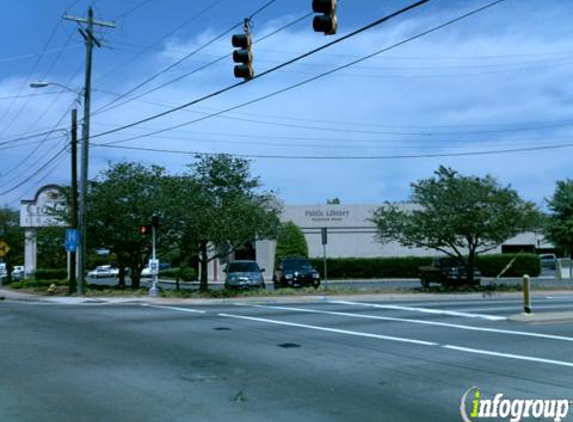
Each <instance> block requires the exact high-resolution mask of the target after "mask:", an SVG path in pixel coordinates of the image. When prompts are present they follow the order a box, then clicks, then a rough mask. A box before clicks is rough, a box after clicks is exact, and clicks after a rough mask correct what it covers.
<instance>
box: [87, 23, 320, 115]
mask: <svg viewBox="0 0 573 422" xmlns="http://www.w3.org/2000/svg"><path fill="white" fill-rule="evenodd" d="M311 15H313V13H312V12H311V13H305V14H304V15H302V16H300V17H298V18H297V19H295V20H294V21H292V22H289V23H287V24H286V25H283V26H282V27H280V28H277V29H276V30H274V31H272V32H270V33H268V34H266V35H264V36H263V37H261V38H258V39H256V40H254V41H253V44H256V43H259V42H262V41H264V40H266V39H268V38H270V37H272V36H274V35H276V34H278V33H279V32H282V31H284V30H285V29H288V28H290V27H292V26H294V25H296V24H297V23H299V22H301V21H302V20H304V19H306V18H308V17H309V16H311ZM251 16H253V15H251ZM189 54H191V53H189ZM230 55H231V54H225V55H223V56H220V57H218V58H216V59H214V60H212V61H210V62H207V63H205V64H203V65H201V66H199V67H198V68H195V69H193V70H191V71H189V72H186V73H184V74H182V75H179V76H177V77H176V78H174V79H171V80H169V81H167V82H164V83H162V84H161V85H158V86H156V87H154V88H152V89H149V90H147V91H145V92H142V93H140V94H137V95H135V96H128V95H129V94H123V97H125V98H126V100H125V101H123V102H120V103H118V104H115V105H114V102H117V100H118V99H117V98H116V99H115V100H114V101H112V102H110V103H108V104H106V105H105V106H102V107H100V108H99V109H98V110H96V111H94V112H93V113H92V114H91V115H92V116H95V115H97V114H101V113H105V112H107V111H110V110H113V109H115V108H118V107H121V106H123V105H125V104H127V103H130V102H132V101H135V100H137V99H139V98H141V97H144V96H146V95H148V94H151V93H153V92H155V91H158V90H160V89H162V88H165V87H166V86H168V85H172V84H174V83H176V82H179V81H181V80H183V79H185V78H187V77H189V76H191V75H194V74H196V73H198V72H200V71H202V70H205V69H206V68H208V67H210V66H213V65H214V64H217V63H219V62H221V61H223V60H227V59H228V58H229V56H230Z"/></svg>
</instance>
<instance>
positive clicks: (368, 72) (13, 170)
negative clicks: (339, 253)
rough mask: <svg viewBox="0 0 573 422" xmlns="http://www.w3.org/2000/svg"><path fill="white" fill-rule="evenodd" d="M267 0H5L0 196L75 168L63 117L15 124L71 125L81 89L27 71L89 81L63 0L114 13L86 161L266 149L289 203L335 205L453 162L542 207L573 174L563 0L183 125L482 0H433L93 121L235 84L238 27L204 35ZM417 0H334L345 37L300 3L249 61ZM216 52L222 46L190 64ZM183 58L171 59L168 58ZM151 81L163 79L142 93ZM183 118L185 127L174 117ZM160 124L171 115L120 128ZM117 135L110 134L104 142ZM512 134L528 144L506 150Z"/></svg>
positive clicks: (269, 180) (280, 18) (228, 80)
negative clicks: (240, 73)
mask: <svg viewBox="0 0 573 422" xmlns="http://www.w3.org/2000/svg"><path fill="white" fill-rule="evenodd" d="M267 3H268V0H244V1H236V0H195V1H192V2H190V1H183V0H147V1H146V0H115V1H112V0H96V1H91V2H88V1H86V0H77V1H73V0H50V1H44V0H22V1H18V2H9V3H8V4H6V5H3V6H4V10H3V15H4V16H5V20H4V22H3V25H2V27H1V28H0V33H1V34H2V36H1V37H0V131H1V134H0V157H1V160H0V162H2V166H1V168H0V204H3V205H4V204H7V205H9V206H13V207H16V206H17V205H18V203H19V201H20V200H21V199H28V198H31V197H32V196H33V194H34V193H35V191H36V190H37V189H38V188H39V187H40V186H42V185H44V184H47V183H62V184H68V183H69V154H66V153H62V154H60V155H58V156H56V154H57V153H58V151H60V150H62V149H63V148H64V146H65V142H66V141H67V138H66V137H65V133H64V132H62V131H57V132H55V133H54V134H52V135H49V136H47V137H46V136H43V137H41V136H40V137H33V138H29V139H23V140H16V138H20V137H23V136H31V135H37V134H38V133H42V132H45V131H51V130H54V129H60V128H66V127H67V126H68V125H69V119H70V118H69V108H70V106H71V105H72V104H73V102H74V98H75V94H73V93H70V92H67V91H63V90H62V89H60V88H58V87H57V86H52V87H47V88H44V89H42V90H39V89H31V88H29V87H28V85H29V83H30V82H33V81H38V80H44V81H49V82H55V83H59V84H64V85H66V86H68V87H69V88H70V89H72V90H76V91H80V90H81V89H82V87H83V72H84V67H83V66H84V47H83V42H82V39H81V36H80V34H79V32H78V31H77V24H75V23H73V22H69V21H64V20H62V19H61V17H62V16H63V15H64V13H66V12H67V13H69V14H72V15H77V16H85V15H86V12H87V8H88V6H89V5H90V4H91V5H92V6H93V8H94V10H95V15H96V19H100V20H104V21H116V24H117V28H116V29H105V30H103V31H102V30H98V36H99V37H100V39H101V40H102V41H103V48H101V49H97V50H96V51H95V52H94V66H93V99H92V112H93V115H92V119H91V125H92V126H91V134H92V136H93V139H92V148H91V149H90V175H91V176H92V177H93V176H95V175H96V174H97V173H98V172H99V171H100V170H101V169H103V168H105V167H106V166H107V165H108V163H109V162H110V161H111V162H117V161H119V160H124V159H125V160H133V161H141V162H143V163H146V164H152V163H154V164H159V165H163V166H165V167H167V168H168V169H169V171H171V172H173V173H177V172H181V171H182V170H184V168H185V165H186V164H188V163H190V162H191V161H192V159H193V158H192V153H193V152H207V153H218V152H225V153H230V154H238V155H247V156H259V157H258V158H253V172H254V174H257V175H259V176H260V177H261V179H262V181H263V183H264V185H265V187H266V188H267V189H272V190H274V191H276V192H278V194H279V196H280V197H281V198H282V199H283V200H284V201H285V202H286V203H288V204H313V203H325V202H326V200H327V198H333V197H339V198H340V199H341V201H342V202H343V203H381V202H383V201H400V200H407V199H408V197H409V195H410V192H411V191H410V183H411V182H414V181H416V180H419V179H423V178H427V177H430V176H431V175H432V172H433V171H434V170H436V169H437V168H438V166H439V165H447V166H450V167H452V168H454V169H456V170H458V171H459V172H461V173H463V174H473V175H480V176H483V175H485V174H487V173H489V174H492V175H494V176H495V177H497V178H498V179H499V181H500V183H501V184H503V185H507V184H511V185H512V186H513V187H514V188H516V189H517V190H518V192H519V193H520V194H521V196H522V197H524V198H525V199H528V200H533V201H535V202H536V203H538V204H539V205H540V206H543V204H544V198H548V197H549V196H551V195H552V193H553V190H554V187H555V182H556V181H558V180H563V179H566V178H571V177H572V175H571V173H572V171H571V169H572V167H573V166H572V165H571V153H572V152H573V148H572V146H573V136H572V134H571V125H573V119H572V112H573V82H572V81H571V77H570V75H571V70H572V69H571V67H572V65H573V27H572V26H571V25H570V22H571V19H572V17H573V16H572V14H573V13H572V12H573V4H571V2H566V1H554V0H545V1H534V0H508V1H506V2H503V3H501V4H499V5H497V6H495V7H492V8H490V9H488V10H485V11H483V12H481V13H479V14H477V15H474V16H472V17H469V18H467V19H465V20H463V21H460V22H458V23H455V24H453V25H451V26H448V27H446V28H443V29H441V30H438V31H436V32H433V33H431V34H428V35H426V36H423V37H421V38H419V39H416V40H414V41H412V42H408V43H407V44H404V45H401V46H399V47H396V48H394V49H392V50H390V51H387V52H385V53H382V54H379V55H377V56H375V57H372V58H370V59H368V60H365V61H363V62H361V63H359V64H356V65H354V66H351V67H348V68H346V69H344V70H341V71H339V72H336V73H334V74H332V75H329V76H326V77H322V78H320V79H317V80H316V81H313V82H310V83H308V84H305V85H304V86H301V87H299V88H295V89H291V90H288V91H286V92H284V93H282V94H279V95H276V96H273V97H271V98H268V99H265V100H262V101H259V102H256V103H253V104H251V105H248V106H244V107H241V108H238V109H236V110H234V111H231V112H227V113H223V114H220V115H218V116H215V117H211V118H209V119H206V120H203V121H200V122H195V123H190V122H192V121H193V120H196V119H197V118H199V117H203V116H205V115H208V114H213V113H217V112H220V111H221V110H225V109H228V108H231V107H235V106H238V105H241V104H244V103H246V102H249V101H251V100H253V99H257V98H259V97H263V96H265V95H267V94H271V93H274V92H277V91H279V90H281V89H284V88H288V87H290V86H292V85H295V84H297V83H299V82H301V81H304V80H307V79H310V78H312V77H314V76H317V75H320V74H322V73H324V72H326V71H328V70H330V69H333V68H336V67H337V66H340V65H344V64H346V63H349V62H352V61H354V60H356V59H359V58H361V57H364V56H367V55H369V54H372V53H373V52H376V51H379V50H382V49H384V48H385V47H388V46H391V45H394V44H396V43H399V42H401V41H403V40H406V39H408V38H410V37H413V36H415V35H418V34H420V33H423V32H424V31H427V30H428V29H431V28H433V27H436V26H438V25H440V24H442V23H444V22H447V21H449V20H452V19H454V18H457V17H459V16H461V15H463V14H465V13H467V12H469V11H471V10H474V9H476V8H479V7H481V6H484V5H486V4H488V3H490V1H489V0H467V1H453V0H433V1H431V2H429V3H428V4H426V5H423V6H421V7H419V8H417V9H415V10H412V11H410V12H408V13H406V14H404V15H402V16H400V17H398V18H395V19H393V20H391V21H389V22H387V23H385V24H382V25H380V26H377V27H376V28H373V29H370V30H368V31H366V32H364V33H362V34H359V35H357V36H355V37H352V38H350V39H348V40H346V41H343V42H341V43H339V44H337V45H336V46H333V47H331V48H328V49H326V50H324V51H322V52H319V53H317V54H315V55H313V56H311V57H309V58H306V59H304V60H301V61H300V62H298V63H296V64H293V65H290V66H287V67H285V68H284V69H282V70H280V71H277V72H274V73H272V74H269V75H267V76H265V77H262V78H260V79H255V80H253V81H250V82H249V83H247V84H244V85H242V86H239V87H237V88H234V89H231V90H229V91H228V92H226V93H224V94H222V95H218V96H216V97H214V98H211V99H209V100H206V101H202V102H200V103H198V104H196V105H194V106H191V107H188V108H186V109H184V110H182V111H179V112H175V113H171V114H169V115H167V116H164V117H161V118H158V119H154V120H152V121H149V122H146V123H143V124H140V125H137V126H134V127H132V128H128V129H124V130H120V131H117V132H115V133H112V134H108V135H101V134H102V133H104V132H107V131H110V130H112V129H114V128H118V127H121V126H124V125H126V124H129V123H132V122H136V121H139V120H141V119H144V118H146V117H149V116H152V115H155V114H157V113H161V112H164V111H166V110H168V109H170V108H172V107H175V106H178V105H181V104H184V103H188V102H190V101H192V100H194V99H197V98H200V97H202V96H205V95H208V94H210V93H213V92H215V91H217V90H219V89H221V88H224V87H227V86H231V85H233V84H235V83H236V82H238V80H236V79H235V78H234V77H233V63H232V60H231V58H230V56H229V57H227V58H225V55H230V53H231V52H232V47H231V45H230V36H231V35H232V33H236V32H240V27H239V26H237V28H236V30H232V31H230V32H229V33H228V34H225V35H223V36H222V37H221V38H220V39H218V40H217V41H213V39H215V38H217V37H218V36H219V35H221V34H224V33H225V32H226V31H227V30H230V29H231V28H233V26H234V25H237V24H240V23H241V22H242V20H243V18H244V17H246V16H249V15H251V14H252V13H253V12H255V11H256V10H258V9H259V8H261V6H263V5H265V4H267ZM310 3H311V2H310V1H309V0H304V1H302V0H289V1H287V0H276V1H274V2H272V3H271V4H269V5H268V7H267V8H265V9H264V10H262V11H261V12H260V13H259V14H257V15H256V16H255V17H254V18H253V38H254V39H255V40H258V39H260V38H263V37H265V36H266V35H268V34H272V33H273V32H275V31H276V30H277V29H279V28H281V27H283V26H285V25H288V24H290V23H292V22H294V21H296V20H297V19H299V18H300V17H302V16H304V15H306V14H308V13H309V12H311V9H310ZM410 3H411V2H409V1H398V0H394V1H376V2H374V1H366V0H341V1H340V2H339V5H338V18H339V33H338V35H337V36H334V37H325V36H323V35H322V34H317V33H315V32H313V31H312V25H311V17H307V18H305V19H303V20H301V21H300V22H299V23H297V24H293V25H292V26H289V27H288V28H287V29H285V30H283V31H281V32H278V33H276V34H274V35H272V36H269V37H268V38H265V39H264V40H261V41H260V42H256V43H255V45H254V46H253V54H254V67H255V72H256V73H259V74H260V73H262V72H264V71H265V70H267V69H269V68H272V67H273V66H276V65H278V64H280V63H282V62H284V61H287V60H289V59H291V58H294V57H296V56H298V55H300V54H302V53H304V52H307V51H309V50H311V49H312V48H314V47H318V46H320V45H322V44H324V43H326V42H329V41H332V40H334V39H336V38H337V37H340V36H342V35H344V34H347V33H349V32H351V31H353V30H355V29H357V28H359V27H362V26H364V25H366V24H368V23H370V22H373V21H375V20H376V19H378V18H380V17H382V16H384V15H386V14H389V13H392V12H393V11H395V10H398V9H400V8H401V7H404V6H406V5H408V4H410ZM207 43H208V44H209V45H208V46H206V47H205V48H203V49H201V51H199V52H198V53H196V54H192V55H190V53H191V52H193V51H195V50H197V49H198V48H200V47H202V46H204V45H205V44H207ZM186 56H189V57H187V58H186V59H185V60H182V61H181V59H183V58H184V57H186ZM217 59H221V60H219V61H217V62H216V63H214V64H210V65H208V66H206V67H205V68H204V69H203V70H198V69H200V68H201V67H203V66H205V65H206V64H209V63H211V62H215V61H216V60H217ZM177 61H181V62H180V63H179V64H178V65H176V66H172V65H173V64H174V63H176V62H177ZM170 66H172V68H171V69H170V70H168V71H165V69H167V68H169V67H170ZM155 75H158V76H155ZM151 78H153V79H152V80H150V79H151ZM175 79H178V80H177V81H174V80H175ZM147 80H150V81H149V82H147V83H144V84H142V83H143V82H145V81H147ZM140 84H142V86H141V87H140V88H138V89H135V90H134V88H135V87H137V86H138V85H140ZM162 85H164V86H163V87H161V88H158V87H160V86H162ZM153 88H158V89H156V90H154V91H153V92H148V91H150V90H151V89H153ZM131 91H133V92H131ZM128 92H129V95H128V96H127V97H122V98H120V99H119V100H118V95H121V94H126V93H128ZM134 97H137V98H134ZM114 100H116V102H114V103H113V104H111V102H112V101H114ZM128 100H129V101H128ZM105 107H111V108H109V109H108V110H107V111H106V108H105ZM80 117H81V111H80ZM182 124H186V125H185V126H182V127H180V128H178V129H172V130H166V129H168V128H171V127H173V126H178V125H182ZM157 130H164V131H163V132H162V133H159V134H156V135H152V136H144V137H140V138H138V139H132V140H129V138H133V137H136V136H141V135H147V134H149V133H151V132H154V131H157ZM98 134H99V135H98ZM109 143H114V144H113V146H114V147H115V148H110V145H107V146H106V145H102V144H109ZM124 148H130V149H124ZM137 148H144V149H153V150H156V151H142V150H138V149H137ZM519 149H523V151H515V150H519ZM157 150H163V151H157ZM168 151H170V152H168ZM508 151H509V152H508ZM183 152H188V154H183ZM261 156H264V157H261ZM302 157H307V158H302ZM309 157H313V158H309ZM317 157H329V159H326V160H325V159H317ZM46 163H47V164H46Z"/></svg>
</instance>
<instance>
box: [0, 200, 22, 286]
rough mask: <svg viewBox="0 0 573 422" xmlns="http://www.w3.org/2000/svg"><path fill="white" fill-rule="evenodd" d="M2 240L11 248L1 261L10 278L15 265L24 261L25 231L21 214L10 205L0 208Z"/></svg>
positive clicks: (0, 235)
mask: <svg viewBox="0 0 573 422" xmlns="http://www.w3.org/2000/svg"><path fill="white" fill-rule="evenodd" d="M0 241H2V242H4V243H6V244H7V245H8V247H9V248H10V250H9V251H8V253H7V254H6V255H5V256H4V257H3V258H0V261H2V260H4V262H5V263H6V267H7V268H6V269H7V271H8V280H9V281H10V276H11V272H12V269H13V267H14V265H23V263H24V232H23V230H22V229H21V228H20V214H19V213H18V211H16V210H13V209H11V208H9V207H6V206H5V207H3V208H0Z"/></svg>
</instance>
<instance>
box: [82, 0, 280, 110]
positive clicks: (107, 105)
mask: <svg viewBox="0 0 573 422" xmlns="http://www.w3.org/2000/svg"><path fill="white" fill-rule="evenodd" d="M275 1H276V0H269V1H268V2H266V3H265V4H264V5H262V6H261V7H259V8H258V9H257V10H256V11H255V12H253V13H252V14H251V15H250V16H249V18H248V19H249V20H250V19H253V18H254V17H255V16H257V15H258V14H260V13H261V12H263V11H264V10H265V9H266V8H268V7H269V6H270V5H272V4H273V3H274V2H275ZM241 25H243V22H242V21H241V22H238V23H235V24H233V25H232V26H230V27H229V28H228V29H226V30H224V31H223V32H221V33H220V34H219V35H217V36H215V37H213V38H211V39H210V40H209V41H207V42H206V43H204V44H202V45H201V46H199V47H198V48H196V49H195V50H193V51H191V52H189V53H187V54H185V55H184V56H183V57H182V58H180V59H179V60H177V61H175V62H174V63H172V64H170V65H169V66H167V67H165V68H163V69H162V70H160V71H159V72H157V73H155V74H154V75H152V76H151V77H149V78H147V79H145V80H144V81H142V82H140V83H139V84H137V85H136V86H134V87H133V88H131V89H129V90H128V91H126V92H125V93H123V94H122V95H120V96H119V97H117V98H114V99H113V100H112V101H111V102H109V103H108V104H106V105H104V106H102V107H100V108H98V109H97V110H95V111H94V112H93V113H92V115H96V114H99V113H103V112H105V111H107V110H110V109H111V108H112V107H111V106H112V105H113V104H115V103H117V102H118V101H119V100H121V99H122V98H125V97H126V96H128V95H130V94H132V93H133V92H135V91H137V90H138V89H139V88H141V87H142V86H144V85H147V84H148V83H150V82H152V81H154V80H155V79H157V78H158V77H159V76H161V75H163V74H164V73H166V72H168V71H170V70H172V69H174V68H175V67H177V66H179V65H180V64H181V63H183V62H184V61H185V60H187V59H188V58H190V57H192V56H194V55H196V54H197V53H199V52H201V51H203V50H204V49H206V48H207V47H209V46H210V45H212V44H213V43H215V42H217V41H218V40H220V39H221V38H223V37H224V36H225V35H227V34H229V33H230V32H231V31H233V30H234V29H235V28H237V27H238V26H241ZM224 57H227V55H225V56H224ZM221 60H223V58H219V59H217V60H215V61H213V62H211V63H208V64H207V65H204V66H201V67H200V68H199V69H198V70H196V71H193V72H191V73H190V74H192V73H196V72H198V71H199V70H203V69H204V68H206V67H208V66H211V65H212V64H214V63H217V62H219V61H221ZM187 76H189V75H185V76H182V77H178V78H176V79H175V80H174V81H170V82H168V83H166V84H162V85H161V86H159V87H156V88H154V89H152V90H150V91H148V92H146V93H145V94H143V95H147V94H149V93H150V92H153V91H156V90H158V89H161V88H163V87H164V86H166V85H169V84H171V83H173V82H175V81H179V80H181V79H183V78H184V77H187ZM131 101H132V100H128V101H126V102H124V103H122V104H121V105H123V104H125V103H127V102H131ZM113 108H115V107H113Z"/></svg>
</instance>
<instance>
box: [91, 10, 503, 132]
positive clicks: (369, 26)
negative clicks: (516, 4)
mask: <svg viewBox="0 0 573 422" xmlns="http://www.w3.org/2000/svg"><path fill="white" fill-rule="evenodd" d="M429 1H431V0H420V1H417V2H416V3H413V4H411V5H409V6H406V7H404V8H402V9H400V10H398V11H396V12H394V13H391V14H389V15H386V16H384V17H382V18H380V19H377V20H376V21H374V22H372V23H370V24H368V25H366V26H363V27H361V28H359V29H357V30H355V31H352V32H350V33H349V34H346V35H344V36H342V37H340V38H337V39H336V40H334V41H331V42H329V43H326V44H323V45H322V46H320V47H317V48H315V49H312V50H310V51H308V52H306V53H304V54H301V55H299V56H297V57H295V58H293V59H290V60H288V61H286V62H284V63H281V64H280V65H277V66H275V67H273V68H271V69H267V70H266V71H264V72H262V73H260V74H258V75H255V76H253V77H252V78H251V79H249V80H244V81H241V82H237V83H235V84H233V85H229V86H227V87H225V88H221V89H219V90H217V91H215V92H212V93H210V94H208V95H205V96H203V97H200V98H197V99H195V100H193V101H190V102H187V103H185V104H182V105H180V106H178V107H173V108H172V109H170V110H167V111H164V112H162V113H157V114H154V115H152V116H149V117H146V118H144V119H141V120H138V121H136V122H133V123H130V124H127V125H123V126H121V127H119V128H116V129H114V130H110V131H107V132H102V133H98V134H95V135H92V138H97V137H101V136H106V135H109V134H111V133H115V132H119V131H121V130H125V129H128V128H130V127H133V126H137V125H139V124H142V123H145V122H148V121H151V120H155V119H158V118H160V117H163V116H166V115H168V114H171V113H174V112H176V111H179V110H182V109H185V108H187V107H189V106H192V105H195V104H197V103H200V102H202V101H205V100H208V99H210V98H213V97H216V96H218V95H221V94H223V93H225V92H227V91H230V90H232V89H235V88H237V87H239V86H242V85H245V84H246V83H249V82H251V81H253V80H256V79H260V78H263V77H264V76H266V75H269V74H271V73H273V72H276V71H277V70H280V69H282V68H284V67H286V66H289V65H291V64H293V63H296V62H298V61H300V60H302V59H304V58H306V57H309V56H311V55H313V54H316V53H318V52H319V51H322V50H324V49H326V48H329V47H331V46H333V45H335V44H338V43H340V42H342V41H344V40H346V39H348V38H350V37H353V36H356V35H358V34H360V33H362V32H364V31H366V30H368V29H371V28H373V27H375V26H378V25H380V24H382V23H384V22H386V21H388V20H390V19H392V18H395V17H397V16H399V15H401V14H403V13H406V12H408V11H410V10H411V9H413V8H416V7H419V6H421V5H423V4H425V3H428V2H429ZM497 1H498V2H499V1H507V0H497ZM364 60H366V59H364ZM330 73H334V71H331V72H329V73H327V74H330ZM325 75H326V74H325ZM315 79H318V77H316V78H313V79H312V80H315ZM309 82H310V80H309ZM303 84H304V83H300V84H297V85H294V86H293V88H294V87H297V86H300V85H303ZM281 91H284V90H281ZM278 93H279V91H277V94H278ZM277 94H275V95H277ZM266 97H268V96H265V97H260V98H261V99H263V98H266ZM261 99H259V100H252V101H250V102H249V103H254V102H257V101H260V100H261ZM245 105H247V103H245ZM236 108H240V107H239V106H237V107H236ZM226 111H230V109H227V110H225V111H222V112H220V113H216V114H217V115H218V114H223V113H225V112H226ZM214 116H215V114H213V116H212V117H214ZM206 118H208V117H205V118H202V119H201V120H205V119H206ZM193 122H194V121H193ZM187 124H191V123H190V122H188V123H185V124H182V125H181V126H185V125H187ZM177 127H180V125H177V126H173V127H172V128H177ZM172 128H167V129H165V130H164V131H168V130H170V129H172ZM153 134H155V133H152V134H150V135H149V136H151V135H153ZM142 137H143V136H142Z"/></svg>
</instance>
